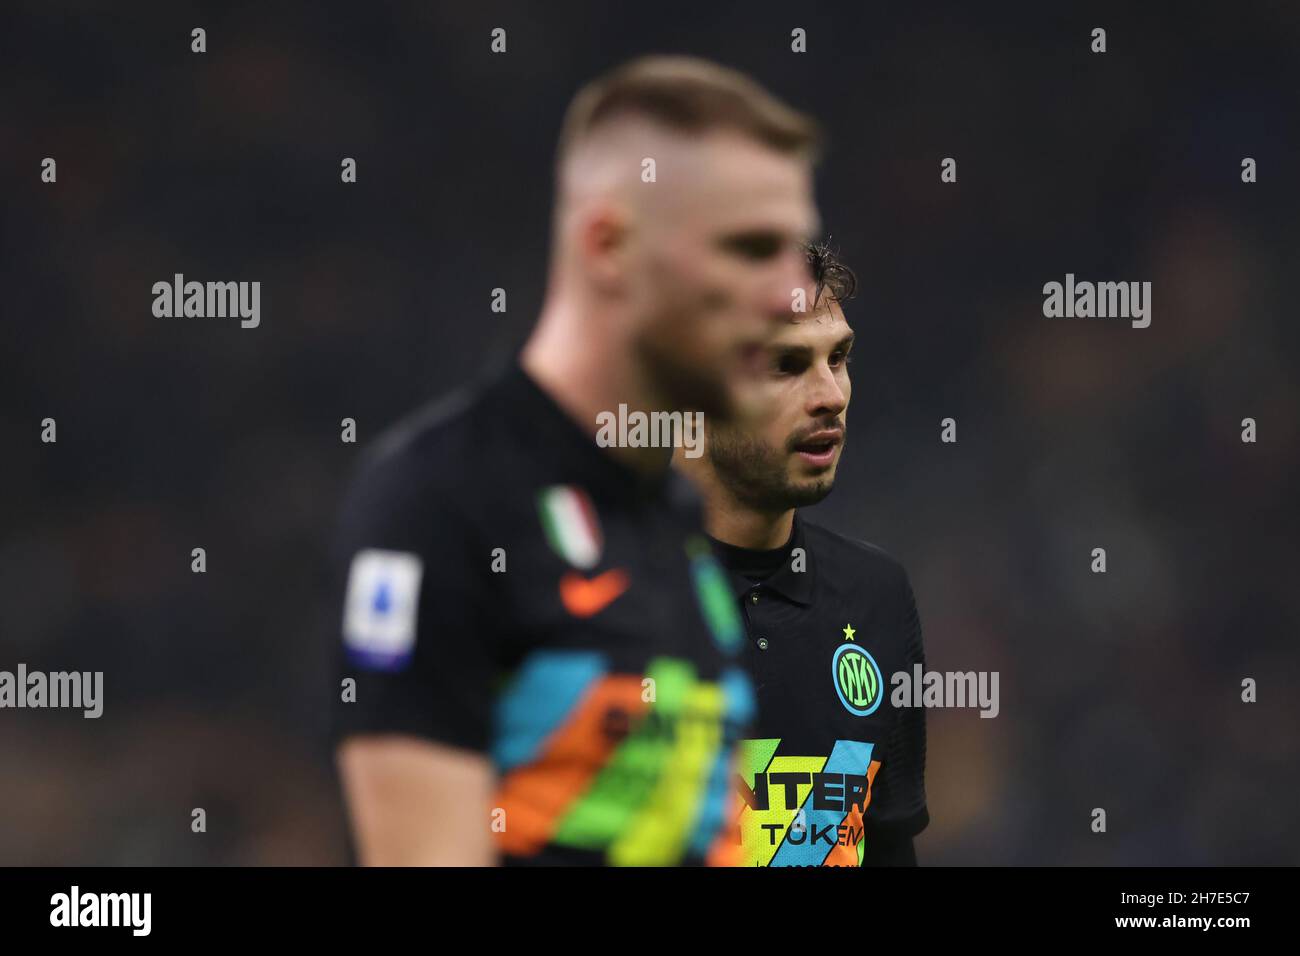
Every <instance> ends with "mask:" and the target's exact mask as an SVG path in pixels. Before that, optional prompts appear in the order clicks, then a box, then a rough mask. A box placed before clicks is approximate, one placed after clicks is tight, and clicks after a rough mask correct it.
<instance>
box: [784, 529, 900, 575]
mask: <svg viewBox="0 0 1300 956" xmlns="http://www.w3.org/2000/svg"><path fill="white" fill-rule="evenodd" d="M799 525H800V528H801V530H802V531H803V535H804V541H805V542H806V543H807V547H808V550H809V553H810V554H811V555H812V559H813V560H814V561H815V562H817V567H818V573H819V575H820V574H826V575H830V576H833V577H836V578H842V579H844V580H846V581H856V582H861V581H869V582H871V583H873V584H874V585H876V586H880V587H886V588H890V589H895V588H896V589H899V590H902V589H905V588H910V586H911V585H910V582H909V581H908V575H907V569H906V568H905V567H904V566H903V563H902V561H900V560H899V559H898V558H896V557H895V556H894V555H892V554H890V553H889V552H888V551H886V550H885V549H884V548H882V547H880V546H879V545H876V544H872V543H871V542H870V541H863V540H861V539H859V538H851V537H849V536H848V535H844V534H840V533H839V532H837V531H832V530H831V529H830V528H827V527H825V526H823V525H819V524H817V523H816V522H813V521H809V520H807V519H806V518H803V517H802V516H800V518H799Z"/></svg>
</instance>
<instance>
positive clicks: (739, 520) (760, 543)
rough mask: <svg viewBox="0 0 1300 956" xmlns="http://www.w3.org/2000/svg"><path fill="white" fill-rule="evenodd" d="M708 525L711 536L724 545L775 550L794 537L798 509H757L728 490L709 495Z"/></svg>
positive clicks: (756, 549) (706, 498) (706, 514)
mask: <svg viewBox="0 0 1300 956" xmlns="http://www.w3.org/2000/svg"><path fill="white" fill-rule="evenodd" d="M705 501H706V509H705V526H706V528H707V529H708V532H709V534H710V535H712V536H713V537H714V538H716V539H717V540H718V541H721V542H723V543H724V544H730V545H734V546H735V547H737V548H749V549H750V550H751V551H772V550H775V549H776V548H780V547H783V546H784V545H785V544H786V542H787V541H789V540H790V532H791V531H792V530H793V528H794V509H793V508H790V509H789V510H788V511H778V512H767V511H755V510H754V509H753V508H747V507H745V506H744V505H742V504H740V503H739V502H736V501H735V500H734V499H731V498H730V496H728V495H726V494H725V493H723V494H719V495H716V496H715V495H709V494H707V493H706V495H705Z"/></svg>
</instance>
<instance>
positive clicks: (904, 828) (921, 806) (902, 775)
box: [868, 568, 930, 837]
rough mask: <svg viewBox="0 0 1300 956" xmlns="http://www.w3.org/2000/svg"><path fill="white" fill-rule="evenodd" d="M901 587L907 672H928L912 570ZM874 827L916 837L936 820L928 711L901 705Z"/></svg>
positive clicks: (884, 768)
mask: <svg viewBox="0 0 1300 956" xmlns="http://www.w3.org/2000/svg"><path fill="white" fill-rule="evenodd" d="M900 571H901V576H900V583H899V586H898V603H897V607H898V632H897V633H898V634H899V636H900V638H901V639H902V641H903V642H904V648H905V651H904V654H905V661H906V668H907V670H908V672H909V673H910V672H911V670H912V667H913V665H915V664H920V665H921V667H922V670H924V668H925V648H924V644H923V642H922V638H921V618H920V615H919V614H918V613H917V609H916V596H915V595H914V594H913V593H912V585H911V582H910V581H909V580H908V576H907V572H906V571H902V570H901V568H900ZM872 809H873V810H874V811H875V812H874V813H873V814H872V815H871V816H870V817H869V818H868V819H869V820H874V826H873V829H877V830H882V831H888V832H890V833H891V834H895V835H900V834H901V835H906V836H909V837H910V836H915V835H916V834H918V833H920V832H921V831H922V830H924V829H925V827H926V826H927V824H929V822H930V815H929V811H928V809H927V807H926V801H925V708H924V707H900V708H898V710H897V714H896V717H895V720H894V725H893V728H892V729H891V731H890V735H889V741H888V744H887V746H886V751H885V761H884V764H883V766H882V767H881V768H880V778H879V780H878V782H877V789H876V792H875V794H874V795H873V798H872Z"/></svg>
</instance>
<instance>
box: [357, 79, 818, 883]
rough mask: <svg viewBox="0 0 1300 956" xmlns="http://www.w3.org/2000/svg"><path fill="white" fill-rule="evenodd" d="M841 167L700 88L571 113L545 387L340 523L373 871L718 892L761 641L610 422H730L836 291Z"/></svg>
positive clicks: (467, 401) (360, 810) (654, 89)
mask: <svg viewBox="0 0 1300 956" xmlns="http://www.w3.org/2000/svg"><path fill="white" fill-rule="evenodd" d="M815 146H816V130H815V128H814V126H813V124H812V123H811V122H810V121H809V120H807V119H805V118H804V117H802V116H800V115H799V114H797V113H795V112H793V111H792V110H790V109H789V108H788V107H786V106H784V105H782V104H781V103H779V102H778V101H776V100H775V99H773V98H772V97H771V96H770V95H769V94H767V93H766V92H764V91H763V90H762V89H761V88H759V87H758V86H757V85H755V84H754V83H753V82H752V81H750V80H748V79H747V78H745V77H743V76H741V75H740V74H737V73H734V72H732V71H729V70H724V69H723V68H721V67H717V66H714V65H712V64H709V63H705V62H703V61H697V60H687V59H681V58H652V59H648V60H644V61H638V62H636V63H633V64H630V65H628V66H626V67H624V68H622V69H620V70H618V71H615V72H614V73H613V74H611V75H610V76H608V77H606V78H604V79H602V80H600V81H598V82H596V83H594V84H592V85H590V86H589V87H587V88H586V89H584V90H583V91H582V92H581V93H580V94H579V95H578V97H577V98H576V99H575V100H574V102H573V104H572V105H571V107H570V109H569V113H568V116H567V118H566V121H565V126H564V130H563V132H562V135H561V140H560V147H559V153H558V158H557V190H558V195H557V202H556V212H555V221H554V234H553V244H554V248H553V258H552V262H551V270H550V277H549V283H548V288H547V295H546V300H545V303H544V306H543V310H542V315H541V317H540V320H539V322H538V324H537V327H536V328H535V330H534V332H533V334H532V336H531V338H530V339H529V341H528V343H527V345H526V346H525V348H524V350H523V353H522V356H521V361H520V364H519V365H517V366H512V367H510V368H509V369H508V370H506V371H505V372H504V374H501V375H498V376H495V377H494V378H492V379H491V380H490V381H488V382H487V383H485V384H483V385H481V386H480V387H478V388H475V389H472V390H470V391H468V392H467V393H465V394H462V395H460V396H457V397H455V398H454V399H452V400H451V401H450V402H447V403H445V404H442V405H440V406H438V407H436V408H433V409H431V410H429V411H426V412H424V413H422V414H420V415H419V416H417V417H415V418H414V419H412V420H411V421H410V422H408V423H406V424H405V425H404V426H403V427H401V428H400V429H398V430H396V431H395V432H394V433H393V434H392V435H390V436H388V437H387V438H385V439H384V440H383V441H382V442H381V443H380V444H379V447H377V448H376V449H375V450H374V451H373V452H372V453H371V454H370V456H369V458H368V461H367V462H366V463H365V465H364V467H363V468H362V471H361V473H360V475H359V476H358V478H357V480H356V482H355V484H354V487H353V488H352V490H351V493H350V494H349V496H348V498H347V501H346V504H345V506H344V509H343V517H342V528H341V534H340V541H339V544H338V561H339V572H340V587H341V588H343V587H344V585H343V581H344V580H346V586H345V592H346V594H345V599H344V604H345V608H344V615H343V645H344V647H345V649H346V658H345V662H344V665H343V668H342V684H343V686H344V688H345V693H344V697H343V700H341V701H340V703H339V705H338V708H337V717H338V721H337V723H338V729H339V735H340V738H341V741H342V743H341V746H340V751H339V760H340V770H341V774H342V778H343V783H344V788H345V792H346V797H347V801H348V805H349V809H350V814H351V819H352V825H353V831H354V835H355V840H356V844H357V848H358V851H359V857H360V859H361V861H362V862H366V863H373V864H457V865H459V864H467V865H479V864H488V863H491V862H494V861H498V860H500V861H504V862H508V863H545V864H553V863H610V864H677V863H695V862H703V861H704V860H705V859H706V857H708V856H709V853H710V849H711V847H713V845H714V844H715V842H716V841H717V838H718V837H719V835H720V834H722V833H724V832H725V830H726V826H725V820H724V809H725V795H726V791H727V788H728V783H727V780H728V772H727V771H728V763H729V759H730V758H731V757H732V755H733V751H734V745H735V743H736V740H737V738H738V737H739V734H740V732H741V729H742V728H743V726H744V725H745V723H746V721H747V720H748V719H749V718H750V716H751V713H752V705H753V700H752V690H751V686H750V683H749V681H748V680H747V678H746V676H745V675H744V673H743V670H741V669H739V668H738V667H737V666H736V658H737V656H738V653H739V651H740V649H741V646H742V645H743V636H742V633H741V624H740V620H739V616H738V614H737V613H736V612H735V609H734V606H733V605H732V602H731V601H730V597H729V595H728V594H727V592H726V585H725V575H724V574H723V572H722V570H721V569H720V568H719V567H718V566H717V564H716V561H715V560H714V558H713V557H712V555H711V553H710V549H709V546H708V542H707V539H706V538H705V537H704V535H703V533H702V525H701V524H700V515H699V510H698V504H696V503H692V502H694V501H695V499H693V498H692V496H691V495H690V493H689V489H688V488H686V487H685V483H684V482H682V481H681V479H680V478H679V477H678V476H677V475H676V474H675V473H674V472H672V471H671V470H670V469H669V458H668V455H669V452H668V451H667V450H666V449H659V448H612V449H606V448H600V447H598V446H597V444H596V441H595V435H596V433H597V416H598V415H600V414H601V413H607V412H612V411H613V410H615V409H618V407H619V405H620V404H622V403H626V404H627V405H628V406H629V407H631V408H632V409H638V410H673V409H680V410H686V409H699V410H702V411H704V412H705V413H706V414H707V415H709V416H710V417H716V418H717V419H719V420H725V419H727V417H728V416H729V415H731V414H732V413H733V411H734V409H735V394H736V389H735V385H736V382H737V381H738V380H739V378H740V373H741V369H742V365H743V362H744V360H745V358H746V357H747V356H748V357H750V358H752V357H753V355H754V354H756V353H758V352H759V346H760V345H761V344H762V343H763V342H764V340H765V338H766V337H767V336H768V335H770V334H771V332H772V331H773V330H774V328H775V326H776V324H777V323H780V322H784V321H785V320H787V319H788V318H789V315H790V311H791V302H790V290H791V289H792V288H794V287H796V286H804V285H807V284H808V282H809V275H808V269H807V262H806V260H805V258H804V255H803V252H802V241H803V240H804V239H805V238H806V237H807V236H808V235H810V234H811V233H812V231H813V230H815V229H816V228H817V217H816V209H815V207H814V204H813V201H812V182H811V178H812V177H811V167H812V161H813V153H814V151H815ZM647 159H653V161H654V163H653V165H654V169H655V171H656V175H655V176H654V177H646V176H645V173H646V170H647V168H648V167H647V164H646V162H645V161H646V160H647ZM684 493H685V494H684ZM350 680H355V695H354V697H349V695H348V693H346V690H347V689H348V688H350V687H351V686H352V685H351V684H350ZM713 858H714V859H715V860H720V861H723V862H725V861H726V855H725V853H724V854H723V855H722V856H717V855H716V854H715V855H714V857H713Z"/></svg>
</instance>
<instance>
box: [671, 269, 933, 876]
mask: <svg viewBox="0 0 1300 956" xmlns="http://www.w3.org/2000/svg"><path fill="white" fill-rule="evenodd" d="M808 256H809V262H810V266H811V269H812V272H813V276H814V279H815V283H816V286H815V294H814V295H813V296H812V301H813V303H814V306H813V308H812V309H810V310H808V311H807V312H806V313H805V314H804V315H802V316H795V319H796V320H795V321H791V322H787V323H785V326H784V328H783V329H782V330H781V331H780V332H779V333H778V334H777V336H776V338H775V340H774V341H773V342H772V344H771V345H770V347H769V352H770V362H769V367H768V372H767V384H766V385H765V386H764V389H763V391H764V394H765V398H764V403H765V404H764V407H765V408H766V413H765V414H764V415H763V420H762V424H761V425H759V426H757V427H753V426H750V425H743V424H735V425H727V424H725V423H719V422H716V421H708V422H707V423H706V426H705V452H704V455H703V456H702V457H698V458H696V459H695V460H693V461H692V460H691V459H688V458H685V457H683V456H681V455H679V456H678V458H677V463H678V465H679V466H680V467H681V468H683V469H684V470H685V471H686V472H687V474H689V475H690V477H691V478H693V479H694V480H695V481H696V482H697V484H698V485H699V486H700V487H701V489H702V491H703V493H704V498H705V503H706V521H707V525H708V529H709V533H710V535H711V537H712V538H713V544H714V548H715V550H716V552H717V553H718V555H719V557H720V558H721V559H722V562H723V564H724V565H725V566H726V568H727V570H728V573H729V576H730V579H731V582H732V586H733V590H734V593H735V595H736V597H737V598H738V599H739V606H740V608H741V610H742V612H743V614H744V617H745V627H746V631H747V633H748V641H747V643H746V650H745V663H746V665H747V667H748V668H749V669H750V671H751V673H752V674H753V677H754V686H755V690H756V693H757V697H758V720H757V724H756V727H755V730H754V735H753V738H752V739H749V740H746V741H744V743H743V744H742V746H741V752H740V766H739V767H738V775H737V778H736V779H737V781H738V783H737V786H738V789H739V794H738V799H736V800H735V802H734V816H733V817H732V818H731V822H732V824H733V826H736V825H738V828H739V834H738V839H739V841H740V844H741V847H742V851H743V854H742V857H743V858H742V860H741V862H742V863H743V864H744V865H747V866H858V865H862V864H867V865H871V864H915V863H916V853H915V850H914V848H913V844H912V838H913V836H914V835H915V834H917V833H919V832H920V831H921V830H922V829H924V828H925V826H926V824H927V823H928V821H929V815H928V812H927V809H926V804H925V786H924V774H925V711H924V710H920V709H917V710H904V709H895V708H893V707H892V706H891V705H890V703H889V701H888V699H887V693H888V679H889V675H890V674H892V673H895V672H896V671H899V670H908V671H910V670H911V667H912V665H913V663H915V662H922V663H923V662H924V657H923V653H922V646H921V627H920V622H919V619H918V617H917V613H916V604H915V600H914V599H913V596H912V590H911V586H910V585H909V583H908V578H907V574H906V572H905V571H904V570H903V568H902V566H901V565H899V563H898V562H897V561H895V560H894V559H893V558H891V557H890V556H889V555H887V554H885V552H883V551H881V550H880V549H879V548H876V547H873V546H872V545H869V544H863V543H861V542H858V541H854V540H851V539H849V538H845V537H843V536H842V535H838V534H836V533H834V532H833V531H828V530H827V529H825V528H821V527H818V526H817V525H815V524H812V523H811V522H809V521H806V520H804V519H803V518H801V517H800V516H799V514H798V512H797V511H796V509H797V508H799V507H801V506H805V505H811V504H815V503H817V502H818V501H821V500H822V499H823V498H825V497H826V495H828V494H829V493H830V490H831V486H832V484H833V483H834V480H835V470H836V466H837V465H838V463H839V455H840V450H841V448H842V447H843V443H844V435H845V416H846V413H847V412H848V407H849V396H850V393H851V384H850V381H849V371H848V361H849V352H850V350H851V349H852V347H853V332H852V330H851V329H850V328H849V325H848V323H847V321H846V320H845V318H844V311H843V309H842V303H843V302H844V301H845V300H847V299H848V298H849V297H851V296H852V295H853V292H854V288H855V286H856V280H855V279H854V277H853V273H852V272H851V271H849V270H848V269H847V268H846V267H845V266H843V264H841V263H840V262H839V261H838V260H837V259H836V258H835V256H834V255H833V254H832V253H831V251H830V250H829V249H828V248H827V247H826V246H824V245H814V246H811V247H810V248H809V252H808ZM736 838H737V836H736V831H735V830H733V840H734V839H736Z"/></svg>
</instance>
